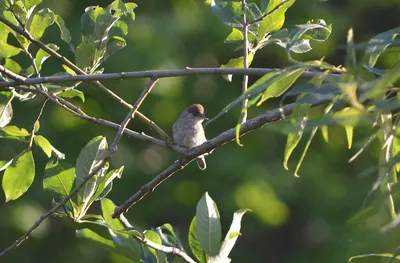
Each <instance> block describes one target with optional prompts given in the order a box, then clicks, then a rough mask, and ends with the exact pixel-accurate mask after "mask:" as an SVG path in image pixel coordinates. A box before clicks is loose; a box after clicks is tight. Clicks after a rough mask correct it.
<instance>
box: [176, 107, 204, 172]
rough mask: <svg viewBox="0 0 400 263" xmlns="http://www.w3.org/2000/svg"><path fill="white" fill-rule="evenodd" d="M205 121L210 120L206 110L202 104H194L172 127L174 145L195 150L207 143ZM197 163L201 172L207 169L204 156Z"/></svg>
mask: <svg viewBox="0 0 400 263" xmlns="http://www.w3.org/2000/svg"><path fill="white" fill-rule="evenodd" d="M204 120H208V118H207V117H206V116H205V115H204V108H203V106H202V105H201V104H193V105H192V106H190V107H189V108H187V109H186V110H184V111H183V112H182V113H181V115H180V116H179V118H178V120H177V121H176V122H175V123H174V126H172V135H173V139H174V143H175V144H177V145H179V146H181V147H184V148H193V147H196V146H199V145H201V144H203V143H204V142H206V141H207V139H206V135H205V133H204V128H203V125H202V122H203V121H204ZM196 161H197V166H199V168H200V169H201V170H204V169H206V167H207V165H206V160H205V159H204V155H201V156H199V157H198V158H197V160H196Z"/></svg>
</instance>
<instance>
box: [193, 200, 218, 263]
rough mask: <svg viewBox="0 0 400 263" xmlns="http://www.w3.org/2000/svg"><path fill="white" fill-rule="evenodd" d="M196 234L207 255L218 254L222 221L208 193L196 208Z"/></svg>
mask: <svg viewBox="0 0 400 263" xmlns="http://www.w3.org/2000/svg"><path fill="white" fill-rule="evenodd" d="M196 234H197V238H198V240H199V242H200V245H201V247H202V249H203V250H204V251H205V252H206V253H207V255H209V256H215V255H217V254H218V252H219V250H220V248H221V221H220V219H219V212H218V208H217V205H216V204H215V202H214V200H212V199H211V197H210V196H209V195H208V193H207V192H206V193H205V194H204V195H203V197H202V198H201V199H200V201H199V202H198V204H197V207H196Z"/></svg>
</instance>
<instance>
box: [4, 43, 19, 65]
mask: <svg viewBox="0 0 400 263" xmlns="http://www.w3.org/2000/svg"><path fill="white" fill-rule="evenodd" d="M19 52H21V49H20V48H17V47H14V46H12V45H9V44H7V42H6V41H4V40H0V60H1V59H4V58H10V57H13V56H16V55H18V54H19Z"/></svg>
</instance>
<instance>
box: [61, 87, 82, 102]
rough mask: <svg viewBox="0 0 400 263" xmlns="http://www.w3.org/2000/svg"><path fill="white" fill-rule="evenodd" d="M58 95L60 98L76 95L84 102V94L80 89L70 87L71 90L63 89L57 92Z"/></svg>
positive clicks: (69, 97)
mask: <svg viewBox="0 0 400 263" xmlns="http://www.w3.org/2000/svg"><path fill="white" fill-rule="evenodd" d="M58 96H59V97H61V98H68V99H71V98H75V97H78V98H79V99H80V100H81V101H82V102H85V94H84V93H83V92H82V91H80V90H77V89H71V90H67V91H64V92H62V93H60V94H58Z"/></svg>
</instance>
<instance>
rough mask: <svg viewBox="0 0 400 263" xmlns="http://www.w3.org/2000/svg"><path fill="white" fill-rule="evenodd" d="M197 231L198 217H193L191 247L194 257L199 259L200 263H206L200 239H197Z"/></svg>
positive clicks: (190, 235) (190, 231) (190, 233)
mask: <svg viewBox="0 0 400 263" xmlns="http://www.w3.org/2000/svg"><path fill="white" fill-rule="evenodd" d="M196 233H197V230H196V217H193V219H192V222H191V223H190V228H189V246H190V249H191V250H192V253H193V255H194V256H195V257H196V258H197V260H198V261H199V262H200V263H206V254H205V253H204V250H203V249H202V248H201V245H200V242H199V239H198V238H197V234H196Z"/></svg>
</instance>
